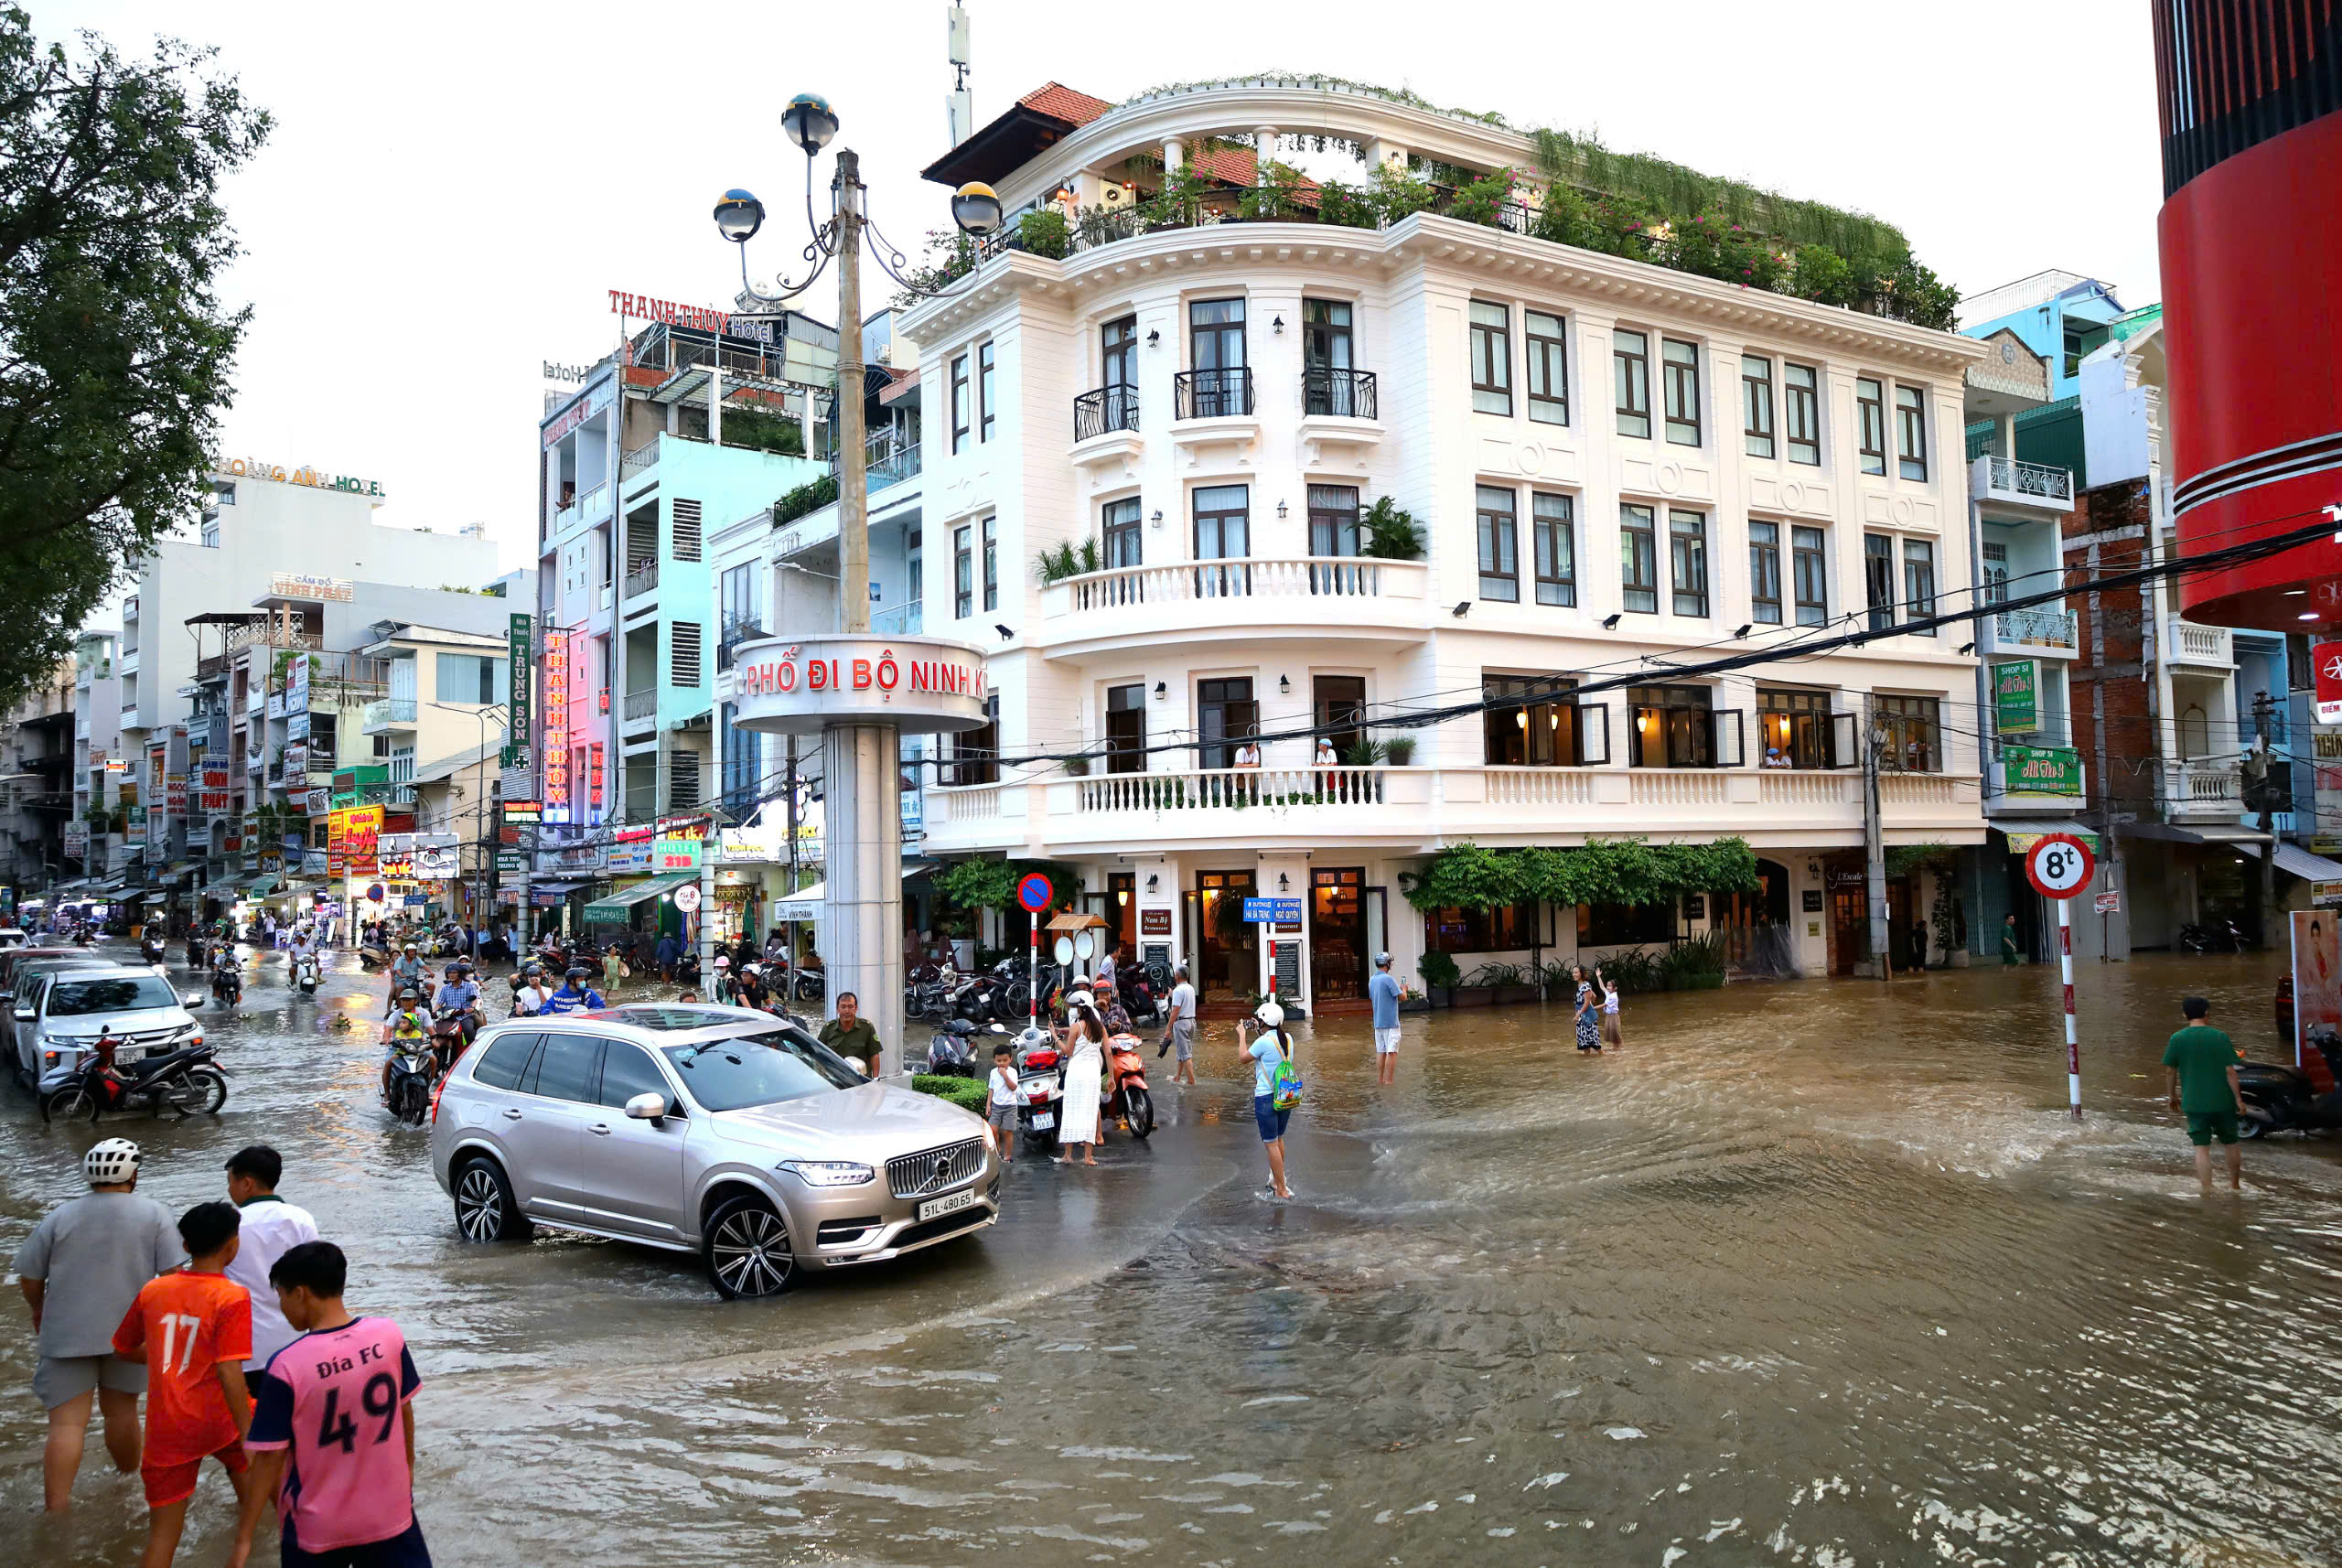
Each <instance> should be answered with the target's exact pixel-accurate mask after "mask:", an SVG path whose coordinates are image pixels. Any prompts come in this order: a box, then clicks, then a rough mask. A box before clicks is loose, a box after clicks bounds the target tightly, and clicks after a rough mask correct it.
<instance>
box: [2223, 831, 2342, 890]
mask: <svg viewBox="0 0 2342 1568" xmlns="http://www.w3.org/2000/svg"><path fill="white" fill-rule="evenodd" d="M2236 847H2237V848H2239V849H2240V850H2242V851H2244V853H2245V854H2249V855H2251V857H2252V858H2253V859H2255V860H2259V859H2260V858H2261V846H2260V845H2259V844H2257V843H2240V844H2239V845H2237V846H2236ZM2277 869H2278V870H2280V871H2282V872H2283V873H2284V874H2285V875H2288V876H2298V877H2300V878H2301V879H2302V880H2303V881H2304V882H2342V861H2333V860H2328V859H2326V857H2325V856H2324V855H2322V854H2310V852H2309V851H2307V850H2305V849H2304V848H2303V847H2302V846H2301V845H2299V844H2297V843H2286V842H2285V841H2284V840H2283V839H2279V840H2278V841H2277Z"/></svg>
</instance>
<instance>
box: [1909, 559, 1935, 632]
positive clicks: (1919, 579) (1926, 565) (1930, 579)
mask: <svg viewBox="0 0 2342 1568" xmlns="http://www.w3.org/2000/svg"><path fill="white" fill-rule="evenodd" d="M1935 613H1936V547H1935V546H1934V545H1932V544H1930V543H1928V542H1927V541H1926V540H1924V539H1907V540H1905V541H1904V542H1903V618H1904V619H1905V620H1906V621H1915V620H1925V619H1926V618H1928V617H1929V616H1932V615H1934V614H1935ZM1911 630H1912V632H1913V634H1914V635H1915V636H1918V637H1933V636H1934V635H1935V634H1936V630H1935V628H1933V627H1931V626H1930V627H1913V628H1911Z"/></svg>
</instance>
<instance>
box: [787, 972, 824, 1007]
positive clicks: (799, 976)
mask: <svg viewBox="0 0 2342 1568" xmlns="http://www.w3.org/2000/svg"><path fill="white" fill-rule="evenodd" d="M826 989H827V983H826V982H825V981H824V980H823V979H822V972H821V971H820V970H818V969H791V970H790V972H789V993H790V995H791V996H793V997H795V998H796V999H797V1000H798V1001H800V1002H819V1001H820V1000H821V999H822V993H824V992H825V991H826Z"/></svg>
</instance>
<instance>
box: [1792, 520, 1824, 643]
mask: <svg viewBox="0 0 2342 1568" xmlns="http://www.w3.org/2000/svg"><path fill="white" fill-rule="evenodd" d="M1828 537H1829V536H1828V535H1827V534H1825V533H1824V532H1822V531H1821V529H1818V528H1792V529H1790V530H1789V555H1790V560H1789V565H1790V575H1791V577H1792V579H1793V580H1794V582H1795V584H1796V587H1797V624H1798V625H1799V626H1827V625H1828V624H1829V623H1830V556H1829V552H1828V550H1827V549H1826V548H1825V541H1826V540H1827V539H1828Z"/></svg>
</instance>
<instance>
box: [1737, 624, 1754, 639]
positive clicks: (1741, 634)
mask: <svg viewBox="0 0 2342 1568" xmlns="http://www.w3.org/2000/svg"><path fill="white" fill-rule="evenodd" d="M1754 625H1756V622H1754V621H1743V622H1742V623H1741V625H1740V629H1739V630H1737V631H1735V632H1734V633H1733V634H1732V635H1733V636H1735V637H1746V636H1747V635H1748V629H1749V628H1750V627H1752V626H1754Z"/></svg>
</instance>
